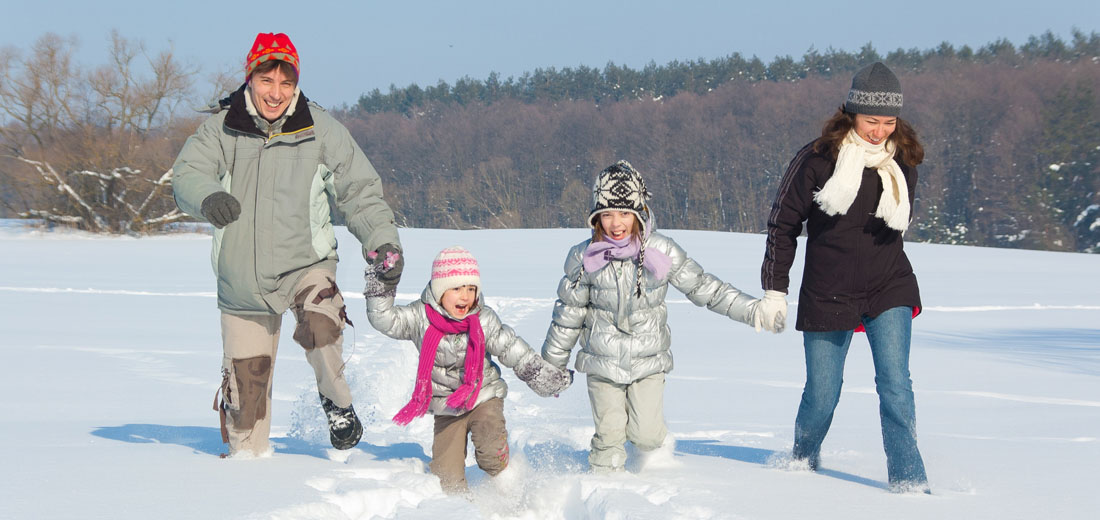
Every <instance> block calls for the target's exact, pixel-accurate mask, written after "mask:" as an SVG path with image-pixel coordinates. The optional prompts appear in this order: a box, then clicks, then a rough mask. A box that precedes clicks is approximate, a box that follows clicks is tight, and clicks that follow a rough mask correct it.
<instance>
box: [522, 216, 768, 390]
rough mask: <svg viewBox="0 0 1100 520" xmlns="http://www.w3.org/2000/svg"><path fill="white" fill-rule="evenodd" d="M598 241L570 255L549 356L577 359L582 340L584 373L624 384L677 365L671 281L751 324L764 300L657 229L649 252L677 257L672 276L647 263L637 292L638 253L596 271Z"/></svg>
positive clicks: (562, 363) (546, 346)
mask: <svg viewBox="0 0 1100 520" xmlns="http://www.w3.org/2000/svg"><path fill="white" fill-rule="evenodd" d="M590 242H591V240H585V241H584V242H581V243H580V244H577V245H575V246H573V248H572V249H570V250H569V255H568V256H567V257H566V259H565V276H564V277H563V278H562V280H561V283H560V284H559V285H558V301H557V302H556V303H555V304H554V317H553V321H552V322H551V323H550V330H548V331H547V332H546V341H545V342H544V343H543V346H542V357H543V358H544V359H546V360H547V361H549V362H550V363H551V364H553V365H555V366H557V367H558V368H562V369H564V368H565V367H566V365H567V364H568V363H569V357H570V352H571V351H572V350H573V346H574V345H575V344H576V343H577V340H578V339H580V344H581V351H580V352H578V353H577V362H576V368H577V371H579V372H584V373H586V374H590V375H595V376H599V377H602V378H605V379H608V380H611V381H614V382H616V383H619V384H629V383H632V382H634V381H637V380H638V379H641V378H643V377H646V376H649V375H652V374H656V373H660V372H669V371H671V370H672V351H671V350H670V345H671V341H672V339H671V335H670V331H669V327H668V311H667V309H666V307H665V295H666V293H667V292H668V286H669V284H671V285H672V286H673V287H676V288H677V289H678V290H680V291H681V292H683V293H684V294H685V295H687V297H688V300H690V301H691V302H692V303H694V304H695V305H698V306H700V307H701V306H704V305H705V306H706V307H707V308H708V309H710V310H712V311H714V312H717V313H718V314H722V315H725V316H728V317H730V318H731V319H734V320H737V321H740V322H742V323H746V324H751V323H752V317H753V313H754V312H755V311H756V305H757V301H758V300H757V299H756V298H754V297H752V296H750V295H748V294H745V293H743V292H741V291H740V290H738V289H737V288H736V287H733V286H732V285H730V284H727V283H725V282H723V281H722V280H719V279H718V278H717V277H715V276H714V275H712V274H709V273H706V272H704V271H703V268H702V267H701V266H699V264H698V263H696V262H695V261H694V260H692V259H691V258H688V256H687V253H685V252H684V250H683V249H682V248H680V246H679V245H678V244H677V243H676V242H675V241H674V240H672V239H671V238H669V237H666V236H664V235H661V234H659V233H653V234H652V235H650V236H649V238H648V239H646V242H645V249H646V251H653V250H657V251H661V252H662V253H664V254H666V255H668V256H669V258H671V259H672V266H671V267H670V268H669V271H668V275H667V276H666V277H665V278H664V279H660V280H658V279H657V278H656V277H655V276H654V275H653V273H650V272H649V270H645V269H643V273H644V279H643V280H642V295H641V296H640V297H639V296H637V295H636V294H635V291H636V281H637V271H638V270H637V269H636V264H635V261H634V260H632V259H625V260H611V262H609V263H608V264H607V265H606V266H604V267H603V268H602V269H600V270H599V271H596V272H594V273H587V272H585V271H584V266H583V265H582V258H583V257H582V255H583V254H584V250H585V248H587V247H588V244H589V243H590Z"/></svg>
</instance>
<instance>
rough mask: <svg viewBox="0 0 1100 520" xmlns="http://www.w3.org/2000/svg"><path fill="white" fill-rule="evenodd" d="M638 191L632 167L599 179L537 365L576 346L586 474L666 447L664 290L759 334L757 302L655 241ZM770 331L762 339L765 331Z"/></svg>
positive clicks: (671, 244)
mask: <svg viewBox="0 0 1100 520" xmlns="http://www.w3.org/2000/svg"><path fill="white" fill-rule="evenodd" d="M649 198H650V194H649V192H648V191H647V190H646V186H645V181H643V180H642V177H641V175H640V174H639V173H638V172H637V170H635V169H634V168H633V167H632V166H631V165H630V163H628V162H626V161H619V162H617V163H615V164H614V165H612V166H609V167H608V168H606V169H604V170H603V171H602V172H600V174H599V176H598V178H597V180H596V184H595V186H594V189H593V206H592V211H591V212H590V213H589V216H588V225H589V226H590V227H592V228H593V236H592V238H591V239H589V240H585V241H584V242H581V243H580V244H577V245H576V246H574V247H573V248H572V249H570V251H569V254H568V255H567V256H566V259H565V276H564V277H563V278H562V280H561V283H560V284H559V285H558V300H557V302H556V303H555V305H554V314H553V320H552V322H551V324H550V329H549V330H548V331H547V333H546V340H545V342H544V343H543V346H542V357H543V358H545V359H546V360H547V361H549V362H550V363H551V364H553V365H555V366H557V367H558V368H560V369H564V368H565V367H566V365H567V364H568V363H569V357H570V353H571V351H572V350H573V347H574V345H575V344H576V343H577V341H578V339H579V340H580V344H581V350H580V352H578V353H577V361H576V369H577V371H579V372H583V373H585V374H587V376H588V377H587V385H588V396H589V400H590V402H591V405H592V419H593V420H594V421H595V423H596V433H595V435H593V436H592V444H591V446H592V449H591V451H590V452H589V456H588V462H589V465H590V466H591V467H592V469H593V470H594V471H605V470H621V469H623V468H624V466H625V463H626V450H625V449H624V443H625V442H626V441H628V440H629V441H631V442H632V443H633V444H634V445H635V446H636V447H638V448H639V449H641V450H642V453H643V455H644V454H646V453H648V452H651V451H652V450H655V449H657V448H658V447H661V446H662V445H664V446H666V449H671V448H672V446H671V443H670V442H669V443H666V441H665V437H666V435H667V433H668V430H667V428H666V427H665V422H664V413H663V406H664V395H663V394H664V385H665V374H666V373H668V372H669V371H671V370H672V351H671V349H670V344H671V337H670V334H669V327H668V324H667V318H668V312H667V309H666V307H665V295H666V293H667V292H668V286H669V285H670V284H671V285H672V286H673V287H676V288H677V289H678V290H680V291H681V292H683V293H684V294H685V295H687V297H688V299H689V300H690V301H691V302H692V303H694V304H695V305H698V306H704V305H705V306H706V307H707V308H708V309H710V310H712V311H714V312H717V313H719V314H723V315H725V316H728V317H729V318H731V319H734V320H737V321H740V322H742V323H746V324H753V325H757V327H758V328H757V330H759V327H760V324H757V323H756V322H755V320H756V318H757V312H756V307H757V302H758V301H759V300H757V299H756V298H754V297H752V296H749V295H748V294H745V293H744V292H741V291H740V290H738V289H737V288H735V287H733V286H731V285H729V284H727V283H724V282H722V281H721V280H719V279H718V278H717V277H715V276H714V275H711V274H708V273H706V272H704V271H703V268H702V267H700V266H699V264H697V263H696V262H695V261H694V260H692V259H691V258H689V257H688V256H687V253H685V252H684V250H683V249H681V248H680V246H679V245H678V244H676V242H675V241H673V240H672V239H671V238H669V237H666V236H664V235H661V234H659V233H656V232H654V231H653V229H652V228H653V224H652V220H651V219H650V213H649V206H648V204H647V201H648V199H649ZM769 330H770V329H769Z"/></svg>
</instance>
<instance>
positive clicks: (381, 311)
mask: <svg viewBox="0 0 1100 520" xmlns="http://www.w3.org/2000/svg"><path fill="white" fill-rule="evenodd" d="M368 285H369V284H368ZM393 300H394V298H393V296H369V295H368V296H367V319H369V320H370V324H371V325H372V326H373V327H374V328H375V329H378V332H381V333H382V334H385V335H387V336H389V337H391V338H394V339H405V340H410V341H412V342H413V343H414V344H416V350H417V351H418V352H419V351H420V348H421V344H422V343H423V342H424V332H425V331H427V330H428V315H427V313H426V312H425V311H424V306H425V305H431V306H432V308H433V309H435V310H436V311H437V312H439V314H440V315H442V316H445V317H447V318H451V319H454V318H453V316H451V315H450V313H448V312H447V311H446V310H445V309H444V308H443V307H442V306H441V305H439V303H438V301H439V298H436V297H435V295H433V294H432V287H431V284H429V285H428V286H427V287H425V288H424V292H423V293H422V294H421V295H420V300H418V301H415V302H412V303H410V304H408V305H402V306H394V304H393ZM475 311H476V312H477V314H478V319H479V320H480V322H481V329H482V331H483V332H484V333H485V357H486V359H485V369H484V372H483V378H484V379H483V380H482V381H483V382H482V386H481V392H480V393H478V396H477V403H476V404H475V406H476V405H479V404H481V403H484V402H485V401H488V400H489V399H492V398H494V397H499V398H501V399H504V397H505V396H506V395H508V385H507V384H506V383H505V382H504V380H503V379H501V378H500V367H499V366H497V364H496V363H495V362H493V360H492V358H491V357H490V355H492V356H494V357H496V358H497V359H499V360H500V362H501V363H502V364H504V366H506V367H508V368H511V369H515V368H517V367H522V366H524V365H527V364H529V363H532V362H538V361H539V360H538V356H539V355H538V353H537V352H535V351H534V350H532V349H531V347H530V346H529V345H528V344H527V342H526V341H524V340H523V338H521V337H519V336H517V335H516V331H514V330H512V327H509V326H508V325H505V324H503V323H501V321H500V318H499V317H498V316H497V313H496V312H493V309H491V308H489V307H487V306H486V305H485V302H484V300H483V299H482V297H481V293H480V292H479V293H478V295H477V307H476V309H475ZM467 337H468V336H467V334H465V333H462V334H445V335H444V336H443V339H441V340H440V341H439V347H438V348H437V350H436V353H435V366H434V367H432V403H431V405H430V406H429V408H428V410H429V411H430V412H431V413H433V414H435V415H462V414H463V413H466V410H463V411H462V412H461V413H460V412H459V411H458V410H455V409H454V408H449V407H447V404H446V403H447V397H449V396H450V395H451V394H452V393H454V391H455V390H457V389H458V387H459V386H461V385H462V372H463V368H464V367H465V366H466V343H467ZM410 375H414V374H410ZM521 379H522V378H521Z"/></svg>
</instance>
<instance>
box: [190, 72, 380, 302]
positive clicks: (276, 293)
mask: <svg viewBox="0 0 1100 520" xmlns="http://www.w3.org/2000/svg"><path fill="white" fill-rule="evenodd" d="M246 96H247V93H246V87H245V86H242V87H241V89H239V90H237V91H236V92H234V93H233V94H232V95H231V96H230V97H229V98H228V101H223V106H222V108H227V110H222V111H220V112H218V113H216V114H215V115H213V116H211V117H210V118H208V119H207V120H206V121H205V122H203V123H202V125H200V126H199V129H198V130H197V131H196V132H195V134H194V135H192V136H191V137H190V138H188V140H187V142H186V143H185V144H184V146H183V150H182V151H181V152H180V155H179V157H178V158H177V159H176V162H175V164H174V165H173V167H172V170H173V178H172V187H173V191H174V195H175V198H176V204H177V205H178V206H179V207H180V209H181V210H183V211H184V212H185V213H187V214H189V215H192V216H195V217H197V218H203V217H202V211H201V208H202V202H203V200H205V199H206V197H208V196H209V195H210V194H212V193H214V192H217V191H227V192H229V193H230V194H232V195H233V196H234V197H236V198H237V200H238V201H240V204H241V216H240V218H239V219H238V220H237V221H235V222H232V223H230V224H229V225H227V226H225V227H224V228H222V229H218V230H215V232H214V247H213V252H212V263H213V267H214V272H215V274H216V275H217V279H218V307H219V308H221V309H222V310H223V311H226V312H230V313H234V314H272V313H274V314H281V313H282V312H283V311H285V310H286V309H287V308H288V307H289V306H290V303H291V299H292V298H293V295H292V294H290V292H291V291H292V290H293V288H294V286H295V283H297V281H298V279H299V278H300V277H301V275H302V274H303V273H304V272H305V271H306V270H307V269H308V268H312V267H322V268H327V269H329V270H332V271H335V269H336V262H337V255H336V236H335V234H334V233H333V229H332V219H331V216H330V201H332V202H334V203H335V210H336V211H337V212H339V213H340V214H341V215H342V216H343V218H344V221H345V222H346V223H347V227H348V230H349V231H350V232H351V234H352V235H354V236H355V238H357V239H359V241H360V242H361V243H362V244H363V249H364V251H372V250H374V249H376V248H377V247H378V246H380V245H383V244H387V243H392V244H397V245H400V242H399V241H398V237H397V227H396V226H395V225H394V218H393V211H392V210H390V207H389V206H388V205H387V204H386V202H385V201H384V200H383V199H382V184H381V180H380V179H379V177H378V173H377V172H375V170H374V167H373V166H371V163H370V161H369V160H367V157H366V156H365V155H364V154H363V151H362V150H361V149H360V148H359V145H357V144H356V143H355V141H354V140H353V139H352V137H351V135H350V134H349V133H348V131H347V129H346V128H344V126H343V125H341V124H340V123H339V122H338V121H336V120H335V119H333V117H332V116H330V115H329V114H327V113H326V112H325V111H324V110H323V109H321V107H320V106H318V105H316V104H313V103H310V102H309V101H308V100H307V99H306V97H305V96H304V95H300V94H299V95H297V96H296V101H295V102H292V104H291V106H292V110H288V111H287V113H286V114H285V115H284V116H283V117H282V118H280V119H279V120H277V121H275V122H274V123H271V124H270V125H269V124H268V123H267V122H266V121H263V120H261V119H259V118H258V116H255V115H253V114H250V113H249V110H248V108H247V107H246V105H247V104H246V101H245V98H246ZM226 105H228V106H227V107H226ZM261 126H263V127H264V128H265V130H264V131H261V130H260V127H261Z"/></svg>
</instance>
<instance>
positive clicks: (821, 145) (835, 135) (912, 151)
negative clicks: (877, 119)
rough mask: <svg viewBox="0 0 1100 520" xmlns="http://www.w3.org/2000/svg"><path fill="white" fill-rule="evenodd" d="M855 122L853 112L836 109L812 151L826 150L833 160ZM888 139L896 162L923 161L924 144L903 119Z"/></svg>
mask: <svg viewBox="0 0 1100 520" xmlns="http://www.w3.org/2000/svg"><path fill="white" fill-rule="evenodd" d="M855 124H856V116H855V114H852V113H849V112H845V111H844V109H843V108H839V109H837V111H836V113H835V114H833V117H830V118H829V120H828V121H826V122H825V125H824V126H823V127H822V128H821V137H819V138H818V139H817V141H815V142H814V151H815V152H817V153H826V152H828V154H829V156H830V157H832V158H833V159H834V160H835V159H836V157H837V154H839V153H840V143H842V142H843V141H844V136H846V135H848V131H849V130H851V129H852V128H853V127H855ZM889 140H890V141H892V142H893V143H894V146H895V147H896V149H897V155H896V157H897V159H898V162H900V163H903V164H906V165H909V166H916V165H918V164H920V163H922V162H924V146H922V145H921V144H920V139H918V138H917V131H916V130H914V129H913V127H912V126H910V125H909V123H907V122H906V121H905V120H904V119H902V118H900V117H899V118H898V125H897V127H896V128H895V129H894V133H892V134H890V139H889Z"/></svg>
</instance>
